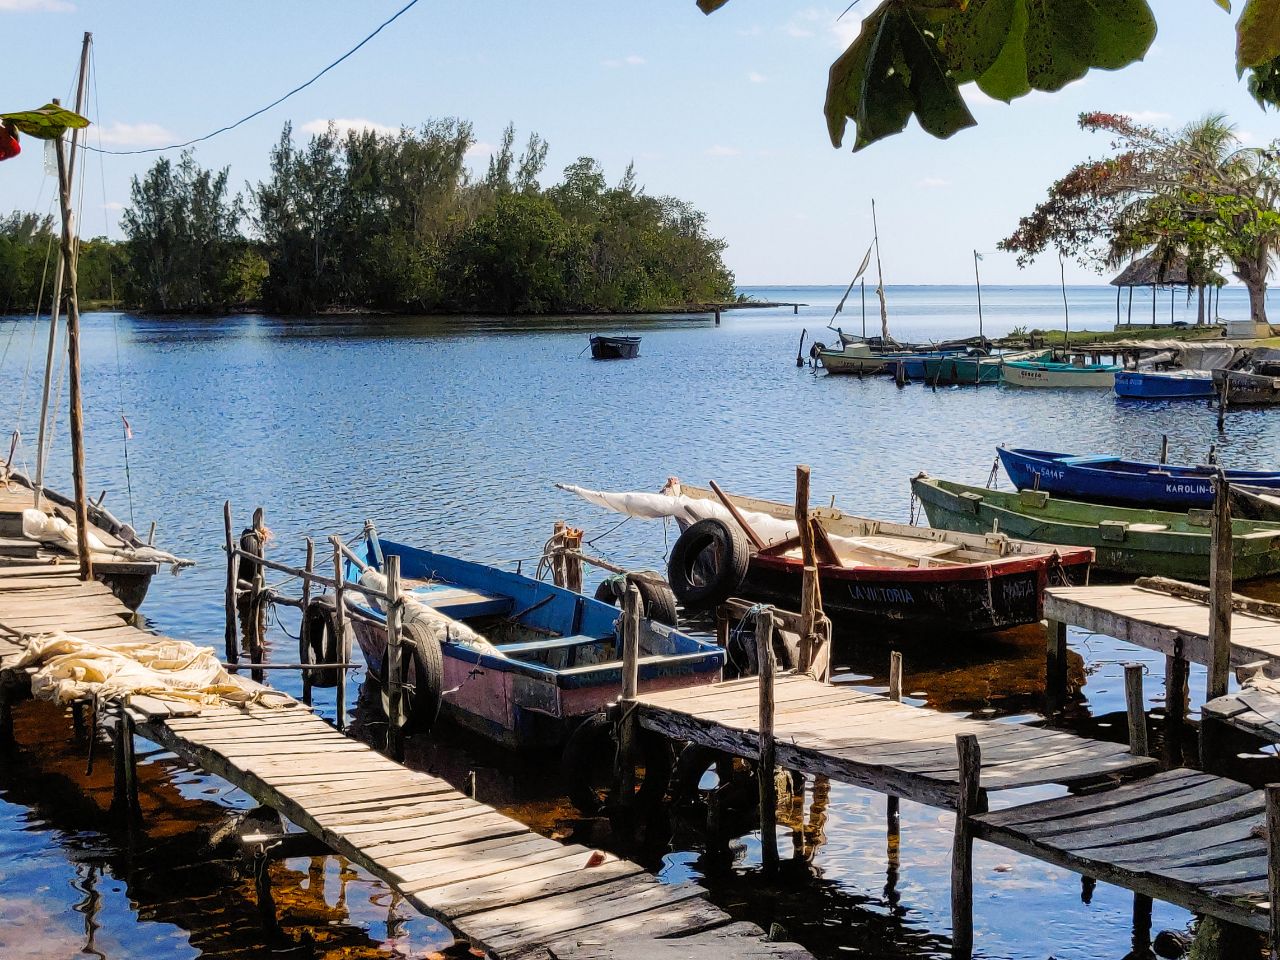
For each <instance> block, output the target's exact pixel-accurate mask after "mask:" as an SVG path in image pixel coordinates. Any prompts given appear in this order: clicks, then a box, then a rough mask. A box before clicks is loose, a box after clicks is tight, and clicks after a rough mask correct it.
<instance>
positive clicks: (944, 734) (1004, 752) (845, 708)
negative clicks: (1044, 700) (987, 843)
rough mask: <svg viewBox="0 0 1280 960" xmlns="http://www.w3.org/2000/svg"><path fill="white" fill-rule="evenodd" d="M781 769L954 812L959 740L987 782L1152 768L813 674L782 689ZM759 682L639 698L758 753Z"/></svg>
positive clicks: (720, 743)
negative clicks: (966, 742) (978, 753)
mask: <svg viewBox="0 0 1280 960" xmlns="http://www.w3.org/2000/svg"><path fill="white" fill-rule="evenodd" d="M774 697H775V703H776V706H775V715H774V736H775V740H776V749H777V762H778V764H779V766H783V767H786V768H788V769H791V770H799V771H801V772H802V773H810V774H820V775H824V776H827V777H830V778H831V779H833V780H839V781H841V782H844V783H851V784H855V785H858V786H863V787H868V788H870V789H872V790H877V791H880V792H881V793H887V794H890V795H892V796H897V797H904V798H906V799H910V800H916V801H919V802H921V803H927V804H930V805H933V806H938V807H949V808H953V809H954V808H955V806H956V803H957V798H958V786H959V769H958V762H957V758H956V747H955V742H956V737H957V736H958V735H960V734H974V735H975V736H977V737H978V742H979V744H980V745H981V747H982V763H983V765H982V785H983V787H984V789H986V790H1008V789H1013V788H1016V787H1030V786H1037V785H1040V784H1046V783H1058V784H1065V785H1069V786H1085V785H1096V784H1105V783H1108V782H1119V781H1120V780H1123V779H1126V778H1131V777H1134V776H1137V775H1141V774H1144V773H1148V772H1151V771H1153V770H1154V768H1155V761H1154V760H1151V759H1149V758H1147V757H1136V756H1134V755H1133V754H1131V753H1130V752H1129V748H1128V746H1127V745H1125V744H1119V743H1105V742H1102V741H1097V740H1086V739H1083V738H1081V737H1077V736H1075V735H1073V734H1070V733H1064V732H1062V731H1056V730H1049V729H1045V728H1042V727H1031V726H1026V725H1024V724H1017V723H993V722H991V721H986V720H967V719H963V718H960V717H955V716H950V715H948V714H941V713H936V712H934V711H931V710H927V709H924V708H921V707H912V706H907V705H905V704H902V703H897V702H895V701H893V700H889V699H887V698H885V697H883V696H879V695H877V694H869V693H859V692H858V691H856V690H850V689H848V688H842V687H841V686H840V685H831V686H828V685H825V684H819V683H817V682H815V681H814V680H811V679H809V678H807V677H799V676H779V677H778V678H777V681H776V683H775V687H774ZM758 698H759V694H758V691H757V681H756V679H755V678H749V679H745V680H733V681H729V682H727V683H720V684H716V685H714V686H711V687H696V688H692V689H687V690H676V691H671V692H668V693H660V694H643V695H641V696H640V697H639V698H638V706H637V709H638V711H639V719H640V725H641V726H642V727H645V728H647V729H650V730H655V731H658V732H659V733H663V734H665V735H667V736H669V737H673V738H676V739H681V740H691V741H694V742H696V743H700V744H703V745H704V746H708V747H713V748H716V749H719V750H724V751H726V752H728V753H732V754H735V755H737V756H742V757H748V758H755V757H757V756H758V755H759V735H758V733H757V726H758V723H759V699H758Z"/></svg>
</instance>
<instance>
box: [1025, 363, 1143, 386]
mask: <svg viewBox="0 0 1280 960" xmlns="http://www.w3.org/2000/svg"><path fill="white" fill-rule="evenodd" d="M1118 371H1119V368H1118V367H1114V366H1105V367H1101V368H1098V369H1094V368H1092V367H1088V366H1085V367H1075V366H1072V365H1071V364H1066V363H1064V364H1056V363H1006V364H1004V365H1003V366H1002V368H1001V371H1000V376H1001V379H1002V380H1003V381H1004V382H1005V383H1007V384H1008V385H1009V386H1012V387H1055V388H1064V387H1098V388H1109V387H1112V386H1114V385H1115V378H1116V373H1117V372H1118Z"/></svg>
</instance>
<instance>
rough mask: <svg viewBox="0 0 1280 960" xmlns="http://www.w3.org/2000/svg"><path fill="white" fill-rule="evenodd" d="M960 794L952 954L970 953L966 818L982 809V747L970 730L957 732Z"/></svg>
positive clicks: (964, 956) (962, 957) (959, 958)
mask: <svg viewBox="0 0 1280 960" xmlns="http://www.w3.org/2000/svg"><path fill="white" fill-rule="evenodd" d="M956 753H957V755H958V758H959V763H960V796H959V800H958V802H957V805H956V833H955V843H954V846H953V847H952V850H951V956H952V957H954V958H956V960H968V958H969V957H971V956H973V829H972V827H971V825H970V823H969V818H970V817H971V816H973V815H974V814H977V813H981V812H982V810H981V806H982V803H981V788H982V748H981V747H980V746H979V745H978V738H977V737H976V736H974V735H973V734H972V733H962V734H957V736H956Z"/></svg>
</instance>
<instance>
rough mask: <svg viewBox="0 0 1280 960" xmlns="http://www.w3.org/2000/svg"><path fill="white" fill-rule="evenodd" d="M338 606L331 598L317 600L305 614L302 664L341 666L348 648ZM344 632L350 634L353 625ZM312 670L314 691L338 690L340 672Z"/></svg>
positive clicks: (301, 632)
mask: <svg viewBox="0 0 1280 960" xmlns="http://www.w3.org/2000/svg"><path fill="white" fill-rule="evenodd" d="M337 619H338V618H337V604H336V602H335V601H334V598H333V597H332V596H330V595H326V596H323V597H316V598H315V599H314V600H312V601H311V602H310V603H309V604H307V609H306V610H304V611H303V612H302V628H301V629H300V630H299V631H298V662H299V663H339V662H340V661H341V660H342V651H343V649H344V648H345V647H346V646H347V645H346V644H343V643H341V642H339V641H340V638H339V636H338V624H337ZM343 628H344V629H345V630H346V631H348V632H350V631H351V624H350V623H344V624H343ZM340 669H343V668H341V667H339V668H336V669H333V670H309V671H308V673H310V674H311V677H310V680H311V685H312V686H313V687H336V686H337V685H338V670H340Z"/></svg>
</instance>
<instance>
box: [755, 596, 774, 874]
mask: <svg viewBox="0 0 1280 960" xmlns="http://www.w3.org/2000/svg"><path fill="white" fill-rule="evenodd" d="M756 663H757V664H758V665H759V671H760V676H759V681H760V762H759V764H758V766H757V769H756V778H757V780H758V781H759V787H760V861H761V863H762V865H763V866H764V869H765V872H767V873H772V872H773V871H775V870H777V868H778V790H777V783H776V781H775V780H774V766H775V764H774V755H775V751H774V743H773V680H774V674H775V673H776V672H777V669H778V665H777V661H776V660H775V659H774V655H773V609H772V608H771V607H765V608H764V609H763V610H761V611H760V612H759V613H757V614H756Z"/></svg>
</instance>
